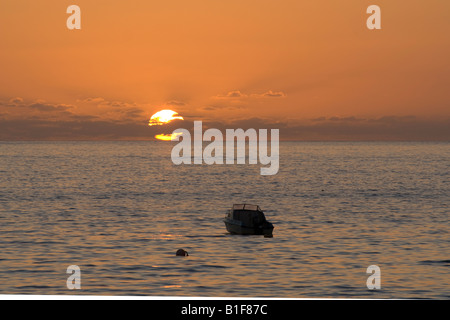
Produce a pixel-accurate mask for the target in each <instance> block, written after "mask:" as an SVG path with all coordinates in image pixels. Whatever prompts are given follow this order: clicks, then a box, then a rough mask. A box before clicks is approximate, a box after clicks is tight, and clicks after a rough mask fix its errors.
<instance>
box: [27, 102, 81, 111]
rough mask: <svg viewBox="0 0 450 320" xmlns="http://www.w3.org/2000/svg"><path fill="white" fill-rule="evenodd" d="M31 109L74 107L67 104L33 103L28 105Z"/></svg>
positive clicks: (61, 109) (48, 109)
mask: <svg viewBox="0 0 450 320" xmlns="http://www.w3.org/2000/svg"><path fill="white" fill-rule="evenodd" d="M28 107H29V108H31V109H36V110H39V111H50V112H51V111H66V110H68V109H71V108H73V106H70V105H66V104H59V105H52V104H44V103H33V104H30V105H29V106H28Z"/></svg>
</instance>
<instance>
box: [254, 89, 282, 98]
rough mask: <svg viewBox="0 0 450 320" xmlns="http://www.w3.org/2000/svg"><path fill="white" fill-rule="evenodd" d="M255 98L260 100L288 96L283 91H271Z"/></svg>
mask: <svg viewBox="0 0 450 320" xmlns="http://www.w3.org/2000/svg"><path fill="white" fill-rule="evenodd" d="M254 96H255V97H259V98H284V97H286V94H285V93H284V92H281V91H278V92H273V91H272V90H269V91H267V92H264V93H263V94H256V95H254Z"/></svg>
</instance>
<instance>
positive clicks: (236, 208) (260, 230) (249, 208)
mask: <svg viewBox="0 0 450 320" xmlns="http://www.w3.org/2000/svg"><path fill="white" fill-rule="evenodd" d="M223 221H224V222H225V226H226V228H227V231H228V232H230V233H232V234H242V235H252V234H258V235H264V236H266V237H272V232H273V228H274V227H273V224H272V223H270V222H269V221H267V220H266V217H265V216H264V213H263V212H262V210H261V208H260V207H259V206H257V205H252V204H235V205H233V208H232V209H230V210H228V211H227V214H226V215H225V219H224V220H223Z"/></svg>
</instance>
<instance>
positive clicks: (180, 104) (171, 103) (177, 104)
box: [166, 100, 186, 107]
mask: <svg viewBox="0 0 450 320" xmlns="http://www.w3.org/2000/svg"><path fill="white" fill-rule="evenodd" d="M166 105H168V106H175V107H183V106H185V105H186V103H184V102H182V101H178V100H171V101H168V102H166Z"/></svg>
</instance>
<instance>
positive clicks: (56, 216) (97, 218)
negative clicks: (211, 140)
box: [0, 142, 450, 299]
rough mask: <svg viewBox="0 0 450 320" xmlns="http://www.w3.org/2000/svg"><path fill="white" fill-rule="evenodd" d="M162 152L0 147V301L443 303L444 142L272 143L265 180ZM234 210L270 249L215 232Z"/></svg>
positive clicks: (447, 147)
mask: <svg viewBox="0 0 450 320" xmlns="http://www.w3.org/2000/svg"><path fill="white" fill-rule="evenodd" d="M171 147H172V144H171V143H164V142H20V143H5V142H3V143H0V177H1V179H0V248H1V251H0V294H84V295H86V294H87V295H152V296H206V297H230V296H231V297H281V298H283V297H290V298H317V297H323V298H327V297H332V298H439V299H444V298H450V272H449V271H450V250H449V240H450V237H449V234H450V233H449V231H450V230H449V226H450V224H449V210H450V208H449V206H450V144H449V143H301V142H283V143H281V147H280V171H279V173H278V174H277V175H275V176H260V175H259V169H260V165H213V166H207V165H191V166H175V165H173V164H172V162H171V159H170V151H171ZM244 202H247V203H255V204H258V205H260V206H261V208H262V209H263V210H264V211H265V213H266V216H267V219H268V220H269V221H271V222H273V223H274V225H275V230H274V237H273V238H264V237H263V236H238V235H229V234H227V232H226V230H225V226H224V223H223V221H222V219H223V217H224V214H225V211H226V210H227V209H229V208H230V207H231V205H232V204H233V203H244ZM179 248H184V249H186V250H187V251H188V252H189V254H190V256H189V257H176V256H175V252H176V250H177V249H179ZM69 265H78V266H80V268H81V286H82V290H79V291H70V290H68V289H67V287H66V280H67V277H68V276H69V275H68V274H66V269H67V267H68V266H69ZM370 265H378V266H379V267H380V268H381V286H382V288H381V290H373V291H371V290H368V289H367V287H366V280H367V277H368V276H369V275H368V274H366V269H367V267H368V266H370Z"/></svg>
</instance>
